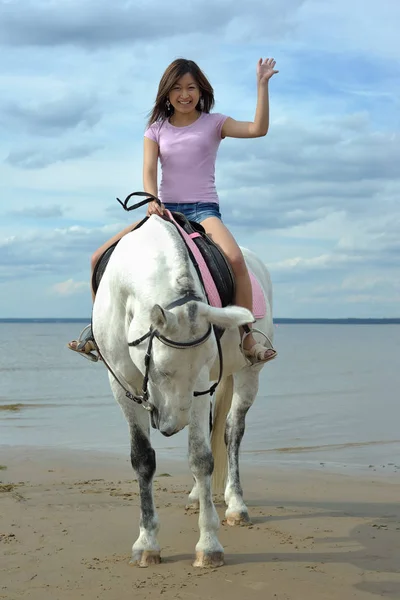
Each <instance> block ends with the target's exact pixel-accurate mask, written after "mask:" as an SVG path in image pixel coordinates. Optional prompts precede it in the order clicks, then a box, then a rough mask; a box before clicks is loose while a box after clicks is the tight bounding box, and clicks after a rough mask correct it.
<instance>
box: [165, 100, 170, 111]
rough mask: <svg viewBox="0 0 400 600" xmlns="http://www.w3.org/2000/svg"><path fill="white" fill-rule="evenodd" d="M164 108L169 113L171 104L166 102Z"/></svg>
mask: <svg viewBox="0 0 400 600" xmlns="http://www.w3.org/2000/svg"><path fill="white" fill-rule="evenodd" d="M165 105H166V107H167V112H170V110H171V102H170V101H169V100H167V101H166V103H165Z"/></svg>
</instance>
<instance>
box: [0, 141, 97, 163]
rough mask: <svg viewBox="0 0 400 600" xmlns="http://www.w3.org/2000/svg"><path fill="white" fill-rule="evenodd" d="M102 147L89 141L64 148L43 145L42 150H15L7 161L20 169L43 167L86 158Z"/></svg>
mask: <svg viewBox="0 0 400 600" xmlns="http://www.w3.org/2000/svg"><path fill="white" fill-rule="evenodd" d="M100 149H102V146H100V145H99V144H89V143H86V144H84V143H82V144H76V145H73V146H70V147H68V148H64V149H59V148H58V147H53V148H46V147H44V148H43V146H42V148H41V149H40V150H39V149H37V148H31V149H27V150H14V151H12V152H10V153H9V155H8V156H7V157H6V159H5V162H6V163H8V164H9V165H12V166H13V167H18V168H20V169H43V168H45V167H48V166H49V165H53V164H55V163H57V162H66V161H68V160H76V159H79V158H86V157H87V156H91V155H92V154H94V153H95V152H96V151H98V150H100Z"/></svg>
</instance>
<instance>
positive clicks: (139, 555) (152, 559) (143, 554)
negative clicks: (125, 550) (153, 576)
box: [129, 550, 161, 567]
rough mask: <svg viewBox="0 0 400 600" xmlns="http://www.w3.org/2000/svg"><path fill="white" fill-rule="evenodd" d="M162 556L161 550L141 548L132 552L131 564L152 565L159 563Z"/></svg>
mask: <svg viewBox="0 0 400 600" xmlns="http://www.w3.org/2000/svg"><path fill="white" fill-rule="evenodd" d="M160 562H161V556H160V553H159V552H156V551H151V550H149V551H148V550H139V551H138V552H134V553H133V554H132V558H131V560H130V561H129V564H130V565H132V566H136V567H150V566H151V565H159V564H160Z"/></svg>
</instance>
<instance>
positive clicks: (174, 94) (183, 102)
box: [168, 73, 201, 115]
mask: <svg viewBox="0 0 400 600" xmlns="http://www.w3.org/2000/svg"><path fill="white" fill-rule="evenodd" d="M200 97H201V94H200V88H199V85H198V83H197V81H196V80H195V79H194V77H193V75H191V74H190V73H186V75H183V77H181V78H180V79H178V81H177V82H176V83H175V85H173V86H172V89H171V90H170V92H169V95H168V98H169V101H170V102H171V104H172V106H173V108H174V110H175V112H177V113H181V114H185V115H187V114H189V113H191V112H192V111H195V110H196V106H197V104H198V103H199V100H200Z"/></svg>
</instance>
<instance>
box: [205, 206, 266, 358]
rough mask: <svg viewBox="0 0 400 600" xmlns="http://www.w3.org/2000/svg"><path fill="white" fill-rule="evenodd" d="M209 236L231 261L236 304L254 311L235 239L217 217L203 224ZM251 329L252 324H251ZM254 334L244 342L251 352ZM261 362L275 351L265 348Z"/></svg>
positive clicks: (247, 281)
mask: <svg viewBox="0 0 400 600" xmlns="http://www.w3.org/2000/svg"><path fill="white" fill-rule="evenodd" d="M201 224H202V225H203V227H204V229H205V230H206V232H207V234H208V235H210V237H212V239H213V241H214V242H215V243H216V244H218V245H219V246H220V247H221V249H222V251H223V252H224V254H225V255H226V257H227V259H228V260H229V262H230V264H231V267H232V270H233V273H234V275H235V280H236V298H235V303H236V304H237V305H238V306H243V307H244V308H247V309H248V310H249V311H250V312H251V311H252V310H253V294H252V287H251V281H250V276H249V272H248V270H247V267H246V263H245V260H244V257H243V254H242V251H241V250H240V248H239V246H238V244H237V243H236V240H235V238H234V237H233V235H232V234H231V232H230V231H229V230H228V229H227V228H226V227H225V225H224V224H223V223H222V221H220V220H219V219H218V218H217V217H209V218H208V219H205V220H204V221H203V222H202V223H201ZM249 327H251V324H249ZM256 343H257V342H256V340H255V339H254V336H253V335H252V334H249V335H247V336H246V338H245V339H244V342H243V348H244V349H245V350H250V349H251V348H252V347H253V346H255V344H256ZM261 354H263V356H261V360H269V359H271V358H272V357H273V356H275V354H276V352H275V350H272V349H269V348H265V351H262V352H261Z"/></svg>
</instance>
